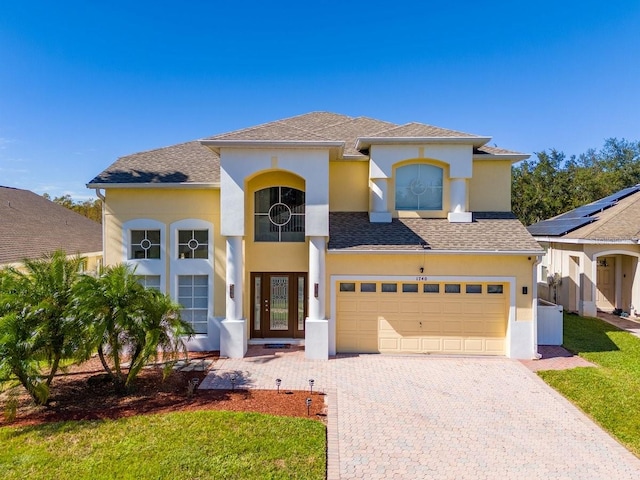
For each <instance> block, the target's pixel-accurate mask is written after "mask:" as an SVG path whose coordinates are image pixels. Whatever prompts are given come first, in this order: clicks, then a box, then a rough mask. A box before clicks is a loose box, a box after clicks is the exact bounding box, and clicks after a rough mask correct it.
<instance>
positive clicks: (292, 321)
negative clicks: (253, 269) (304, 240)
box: [251, 273, 307, 338]
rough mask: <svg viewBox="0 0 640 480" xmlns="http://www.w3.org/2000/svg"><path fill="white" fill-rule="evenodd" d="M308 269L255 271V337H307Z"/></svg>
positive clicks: (253, 333) (252, 284) (253, 292)
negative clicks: (271, 271) (305, 331)
mask: <svg viewBox="0 0 640 480" xmlns="http://www.w3.org/2000/svg"><path fill="white" fill-rule="evenodd" d="M306 280H307V274H306V273H252V274H251V337H252V338H276V337H278V338H288V337H290V338H304V319H305V316H306V304H307V302H306Z"/></svg>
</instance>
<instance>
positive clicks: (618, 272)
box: [614, 255, 629, 312]
mask: <svg viewBox="0 0 640 480" xmlns="http://www.w3.org/2000/svg"><path fill="white" fill-rule="evenodd" d="M614 258H615V262H616V263H615V267H614V268H615V276H616V284H615V288H616V304H615V308H620V309H622V310H623V311H625V312H627V309H628V308H629V305H622V255H616V256H615V257H614Z"/></svg>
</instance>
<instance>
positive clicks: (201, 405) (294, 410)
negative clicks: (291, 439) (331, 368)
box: [0, 353, 326, 426]
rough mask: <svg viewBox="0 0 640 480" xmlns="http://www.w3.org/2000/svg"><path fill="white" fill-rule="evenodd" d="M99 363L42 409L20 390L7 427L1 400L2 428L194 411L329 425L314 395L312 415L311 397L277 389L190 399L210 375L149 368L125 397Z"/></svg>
mask: <svg viewBox="0 0 640 480" xmlns="http://www.w3.org/2000/svg"><path fill="white" fill-rule="evenodd" d="M199 358H209V359H215V358H216V355H215V354H212V353H203V354H191V355H190V359H199ZM103 374H104V370H103V369H102V365H101V364H100V361H99V360H98V359H97V358H92V359H91V360H89V361H88V362H86V363H83V364H82V365H79V366H75V367H72V368H70V369H69V370H68V371H67V372H65V373H61V374H60V375H58V376H56V378H55V379H54V380H53V383H52V385H51V387H52V389H51V396H50V398H49V404H48V405H47V406H45V407H37V406H35V405H34V404H33V402H32V401H31V400H30V399H29V397H28V395H27V394H26V393H24V392H23V391H22V389H21V387H20V389H19V393H20V396H19V399H18V400H19V406H18V413H17V417H16V419H15V420H14V421H12V422H7V421H6V420H5V419H4V417H3V416H2V412H4V409H5V405H6V402H7V395H6V393H4V394H2V395H0V426H9V425H10V426H25V425H38V424H42V423H47V422H59V421H66V420H97V419H115V418H122V417H129V416H133V415H146V414H153V413H168V412H177V411H183V412H184V411H194V410H232V411H246V412H260V413H269V414H273V415H282V416H289V417H305V418H307V417H308V418H314V419H318V420H321V421H324V420H325V418H326V407H325V404H324V397H323V395H322V394H317V393H315V392H314V393H313V396H312V398H313V402H312V404H311V409H310V415H307V406H306V403H305V400H306V398H308V397H309V392H301V391H286V392H285V391H282V390H281V391H280V393H277V392H276V391H275V390H241V389H236V390H235V391H231V390H197V391H196V393H195V394H193V395H189V392H188V383H189V381H190V380H191V379H193V378H194V377H197V378H198V379H199V380H200V381H201V380H202V379H203V378H204V377H205V376H206V372H176V371H174V372H172V373H171V374H170V375H169V376H168V377H167V378H165V379H163V378H162V369H161V368H160V367H151V368H147V369H144V370H143V371H142V372H141V373H140V375H139V376H138V378H137V380H136V383H135V386H134V388H133V389H132V391H131V392H130V393H128V394H126V395H118V394H116V393H115V392H114V389H113V385H112V384H111V383H110V382H108V381H106V382H105V381H100V379H101V376H102V375H103Z"/></svg>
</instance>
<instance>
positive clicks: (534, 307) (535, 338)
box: [531, 255, 542, 360]
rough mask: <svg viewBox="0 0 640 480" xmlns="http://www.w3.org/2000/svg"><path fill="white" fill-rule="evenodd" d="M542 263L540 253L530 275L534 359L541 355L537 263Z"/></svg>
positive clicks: (539, 357)
mask: <svg viewBox="0 0 640 480" xmlns="http://www.w3.org/2000/svg"><path fill="white" fill-rule="evenodd" d="M540 263H542V257H541V256H540V255H538V256H536V260H535V262H533V265H532V268H531V269H532V271H533V274H532V277H533V282H532V283H531V290H532V293H533V295H532V297H533V298H532V301H533V305H532V311H533V322H532V323H533V327H532V329H533V339H532V340H533V358H534V359H536V360H540V359H541V358H542V355H540V354H539V353H538V265H540Z"/></svg>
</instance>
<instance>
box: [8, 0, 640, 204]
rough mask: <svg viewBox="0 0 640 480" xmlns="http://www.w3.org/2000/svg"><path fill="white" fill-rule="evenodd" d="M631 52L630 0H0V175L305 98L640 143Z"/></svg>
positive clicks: (496, 138) (298, 108)
mask: <svg viewBox="0 0 640 480" xmlns="http://www.w3.org/2000/svg"><path fill="white" fill-rule="evenodd" d="M445 3H450V5H445ZM639 59H640V2H639V1H637V0H617V1H615V2H603V1H591V0H582V1H574V0H566V1H562V2H558V1H547V0H541V1H536V2H519V1H486V2H479V1H460V0H459V1H457V2H435V1H427V0H423V1H402V0H400V1H396V2H371V1H366V2H359V1H352V2H349V1H346V0H342V1H323V0H317V1H316V2H302V1H299V0H297V1H289V0H282V1H273V2H264V1H241V0H236V1H233V2H231V1H224V2H223V1H215V0H209V1H204V0H190V1H186V2H185V1H182V2H178V1H162V0H156V1H153V2H151V1H141V0H138V1H128V2H122V1H118V0H114V1H111V2H107V3H105V2H93V1H86V0H83V1H65V0H60V1H58V2H50V1H29V0H22V1H14V2H4V5H3V7H2V10H1V14H0V185H5V186H13V187H18V188H25V189H29V190H33V191H35V192H38V193H44V192H48V193H50V194H51V195H54V196H58V195H62V194H67V193H68V194H71V195H72V196H73V197H74V198H76V199H84V198H90V197H93V192H92V191H90V190H87V189H86V188H85V184H86V183H87V182H88V181H89V180H91V179H92V178H93V177H94V176H95V175H96V174H98V173H99V172H100V171H102V170H103V169H104V168H106V167H107V166H108V165H109V164H111V163H112V162H113V161H115V160H116V159H117V158H118V157H119V156H122V155H127V154H130V153H135V152H138V151H143V150H149V149H152V148H157V147H163V146H167V145H172V144H175V143H179V142H183V141H188V140H193V139H197V138H202V137H205V136H209V135H213V134H216V133H221V132H225V131H230V130H234V129H237V128H243V127H247V126H252V125H256V124H259V123H263V122H267V121H271V120H277V119H280V118H285V117H288V116H292V115H298V114H301V113H306V112H309V111H316V110H325V111H333V112H337V113H343V114H346V115H353V116H359V115H365V116H370V117H374V118H379V119H382V120H387V121H392V122H396V123H406V122H411V121H418V122H423V123H428V124H432V125H437V126H441V127H445V128H451V129H456V130H462V131H466V132H470V133H476V134H480V135H489V136H492V137H493V139H492V141H491V143H492V144H493V143H495V144H497V145H498V146H500V147H504V148H510V149H513V150H518V151H523V152H527V153H533V152H539V151H542V150H545V149H550V148H556V149H558V150H562V151H564V152H565V153H566V154H567V155H571V154H580V153H583V152H584V151H586V150H587V149H588V148H599V147H601V146H602V144H603V141H604V139H606V138H609V137H618V138H626V139H627V140H640V61H639Z"/></svg>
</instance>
